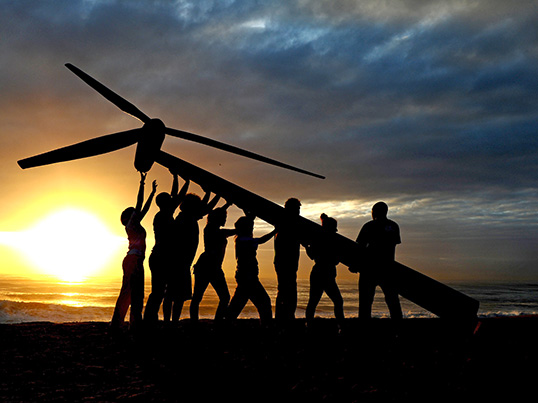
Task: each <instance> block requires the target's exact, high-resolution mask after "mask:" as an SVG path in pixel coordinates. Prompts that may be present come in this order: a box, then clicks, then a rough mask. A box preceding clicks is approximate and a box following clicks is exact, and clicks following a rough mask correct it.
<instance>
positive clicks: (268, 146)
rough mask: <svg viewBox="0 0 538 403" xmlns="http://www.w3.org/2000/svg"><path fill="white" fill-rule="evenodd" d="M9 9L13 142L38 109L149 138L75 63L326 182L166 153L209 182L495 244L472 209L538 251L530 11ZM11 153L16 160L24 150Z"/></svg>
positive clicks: (98, 5)
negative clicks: (94, 89)
mask: <svg viewBox="0 0 538 403" xmlns="http://www.w3.org/2000/svg"><path fill="white" fill-rule="evenodd" d="M0 7H1V17H0V18H1V24H0V37H1V41H0V50H1V51H2V55H3V57H2V59H1V60H0V71H1V75H0V89H1V91H2V94H3V95H2V97H0V106H1V108H2V110H4V115H2V121H3V122H4V126H3V127H4V129H3V131H4V130H5V128H6V125H7V124H8V123H10V125H11V126H10V127H11V128H13V127H16V128H17V129H18V130H19V133H20V136H21V137H20V139H21V140H20V141H21V144H22V143H25V142H28V141H31V139H32V138H35V132H36V130H37V127H29V126H25V125H24V124H23V123H22V121H21V120H20V119H19V120H17V119H16V116H17V113H16V112H17V111H18V110H19V109H17V108H18V106H19V105H20V108H23V107H24V105H28V104H29V103H30V104H31V105H33V106H35V105H38V106H40V107H43V108H45V110H46V105H48V104H50V103H51V102H52V101H55V102H60V103H61V104H62V105H63V107H64V111H65V113H66V114H70V115H78V116H80V119H81V121H80V123H79V125H80V126H79V127H80V128H81V130H80V132H81V133H82V134H80V136H83V135H86V136H87V133H88V131H90V129H89V128H92V130H91V131H92V132H95V133H100V132H107V131H114V130H125V129H127V128H131V127H136V125H137V122H136V121H134V120H133V119H131V118H128V117H125V116H124V115H122V114H121V113H118V111H117V110H116V109H115V108H114V107H113V106H111V105H107V104H106V102H103V100H102V99H100V98H99V96H98V95H96V94H91V90H89V89H88V88H87V87H85V85H84V84H82V83H80V82H77V79H76V77H70V76H69V74H70V73H69V72H68V71H66V70H65V69H64V68H63V67H62V64H63V63H65V62H72V63H74V64H75V65H77V66H79V67H81V68H83V69H84V70H85V71H87V72H89V73H90V74H92V75H93V76H95V77H97V78H98V79H100V80H101V81H102V82H104V83H105V84H108V85H110V86H111V87H112V88H113V89H114V90H115V91H117V92H118V93H120V94H122V95H124V96H125V97H127V98H128V99H130V100H132V101H133V102H135V103H136V104H137V106H139V107H140V108H142V109H143V110H144V111H145V112H146V113H148V114H150V115H152V116H159V117H162V118H163V119H164V120H165V121H166V122H167V124H168V125H170V126H173V127H177V128H182V129H185V130H191V131H194V132H197V133H200V134H203V135H207V136H209V137H213V138H216V139H218V140H221V141H225V142H229V143H232V144H235V145H238V146H240V147H245V148H248V149H251V150H253V151H257V152H261V153H263V154H266V155H269V156H271V157H274V158H276V159H280V160H283V161H288V162H292V163H293V164H295V165H299V166H302V167H305V168H306V169H309V170H313V171H317V172H320V173H322V174H325V175H326V176H327V178H328V179H327V180H326V181H325V182H323V183H319V182H314V181H311V180H310V179H304V178H302V177H298V176H295V175H289V174H287V173H286V172H283V171H280V170H275V169H273V168H267V167H265V166H260V165H257V164H253V163H250V162H248V161H245V160H241V159H237V158H236V157H228V156H225V155H222V153H216V152H212V151H210V150H203V149H201V148H200V147H198V146H195V145H189V144H187V145H185V143H184V142H181V143H180V142H174V141H168V140H167V143H166V144H165V146H166V148H167V150H169V151H171V152H173V153H176V154H178V155H179V156H181V155H189V156H190V155H191V154H192V153H196V154H197V158H198V161H200V163H202V162H203V163H204V164H208V165H205V166H208V169H210V168H211V167H214V166H215V165H211V163H208V161H214V164H217V163H218V164H221V165H222V166H221V165H219V169H221V171H220V172H219V173H221V174H223V176H227V177H230V176H231V177H233V178H234V180H236V181H237V182H239V183H241V184H243V185H244V186H245V187H247V188H253V189H254V190H256V191H259V190H263V192H264V195H266V196H269V197H271V198H273V199H274V200H284V199H285V198H286V197H287V196H288V194H289V189H294V191H295V192H297V193H298V194H300V195H301V197H302V198H303V199H305V200H308V201H309V202H311V203H318V202H319V203H323V202H325V201H340V202H346V201H356V204H353V203H352V205H353V206H355V205H361V206H362V203H363V202H364V203H370V202H371V201H375V200H378V199H387V200H390V201H392V202H393V203H394V205H395V206H396V208H397V211H399V212H398V214H400V216H399V217H401V218H406V217H409V216H405V215H404V211H407V213H406V214H411V213H410V210H405V208H404V207H405V206H411V205H417V203H418V204H419V205H420V206H421V209H422V214H424V217H422V216H421V217H420V219H418V217H417V220H418V221H417V222H418V223H422V224H424V227H428V228H430V227H432V226H434V227H436V228H443V229H446V230H447V231H448V232H451V233H452V232H456V231H458V229H456V228H459V231H461V229H462V228H465V231H468V232H467V233H468V234H472V236H473V239H479V238H480V236H483V235H484V232H478V231H473V228H475V226H470V227H469V226H467V225H466V224H465V222H464V221H461V220H460V216H459V215H458V216H457V217H453V216H452V215H451V214H450V212H451V211H458V213H462V214H461V215H462V216H467V217H468V216H472V217H474V219H473V221H472V222H473V223H474V224H476V223H480V225H479V226H478V227H480V228H482V226H483V225H486V226H489V228H490V230H491V231H497V229H498V228H499V227H498V226H497V224H499V225H500V223H501V222H502V229H503V231H507V232H506V234H514V236H518V237H520V238H523V237H525V238H526V239H536V238H538V236H537V230H536V225H537V222H538V221H537V218H536V217H535V216H534V215H530V216H526V215H525V214H524V211H526V209H530V208H531V206H532V205H533V204H534V203H536V201H537V200H536V189H537V188H538V183H537V175H536V172H537V170H536V168H537V157H536V149H537V146H538V144H537V140H536V138H537V136H536V127H538V78H537V77H538V12H537V11H538V10H537V6H536V5H535V3H534V2H530V1H529V2H525V1H518V2H506V1H439V2H436V1H429V2H423V1H383V2H379V1H361V2H357V1H351V0H349V1H344V0H342V1H320V0H315V1H306V0H304V1H291V2H290V1H267V2H263V1H262V2H249V1H192V2H190V1H174V2H166V1H55V2H46V1H17V2H12V1H1V0H0ZM85 109H91V110H92V114H91V115H90V114H88V113H87V112H86V110H85ZM6 111H10V112H9V113H7V112H6ZM67 112H69V113H67ZM25 115H26V116H28V112H25ZM97 116H98V118H96V117H97ZM33 119H35V125H36V126H37V125H42V126H39V127H40V128H43V127H49V125H50V127H49V131H52V130H53V129H54V128H55V127H58V126H59V125H60V124H61V123H62V117H61V116H60V115H58V116H57V115H55V114H52V115H51V114H50V113H43V116H39V114H38V115H37V116H34V117H33ZM83 127H84V128H85V129H84V130H82V128H83ZM82 139H83V138H80V139H78V138H76V139H74V141H78V140H82ZM0 142H1V143H0V144H1V145H2V148H5V146H6V145H8V143H9V142H13V139H12V138H9V139H8V138H6V137H5V136H2V137H1V138H0ZM58 143H59V144H61V143H63V141H62V140H61V139H59V140H58ZM10 144H11V143H10ZM17 147H19V148H20V147H21V146H20V145H19V146H17ZM32 151H33V150H32ZM202 165H203V164H202ZM262 183H263V187H261V185H260V184H262ZM283 183H286V184H287V185H286V186H283V185H282V184H283ZM398 206H400V209H399V210H398ZM361 208H362V207H361ZM477 209H481V211H482V213H481V214H477ZM340 211H342V209H340ZM516 212H517V213H516ZM366 214H367V211H361V213H360V214H358V215H356V216H353V217H351V216H350V217H349V221H346V222H344V223H343V228H346V225H347V226H348V227H349V228H352V227H353V226H357V225H358V223H357V220H358V219H360V220H362V221H364V219H365V218H366V217H367V216H366ZM346 217H347V216H346ZM495 217H500V218H499V220H496V219H495ZM342 219H343V220H344V221H345V220H347V219H348V218H345V217H342ZM408 219H411V218H408ZM525 222H527V224H528V225H527V227H526V230H527V231H528V232H527V233H526V234H525V235H524V234H522V231H524V230H522V229H520V228H519V226H520V225H522V223H525ZM413 225H415V224H413ZM424 227H423V229H424ZM416 228H417V230H416V231H415V233H416V234H417V235H416V237H417V239H418V238H420V237H419V235H418V234H419V227H418V224H417V227H416ZM354 231H355V230H353V232H354ZM351 232H352V230H351V229H350V233H351ZM440 234H441V230H439V232H437V233H436V234H433V235H432V236H433V237H435V236H441V235H440ZM469 236H471V235H469ZM507 236H508V235H507Z"/></svg>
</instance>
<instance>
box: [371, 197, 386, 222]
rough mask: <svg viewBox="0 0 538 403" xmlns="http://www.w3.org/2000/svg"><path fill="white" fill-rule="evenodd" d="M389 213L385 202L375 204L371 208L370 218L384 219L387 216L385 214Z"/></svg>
mask: <svg viewBox="0 0 538 403" xmlns="http://www.w3.org/2000/svg"><path fill="white" fill-rule="evenodd" d="M388 212H389V206H387V203H385V202H382V201H380V202H377V203H376V204H374V206H373V207H372V216H373V217H375V218H384V217H386V216H387V213H388Z"/></svg>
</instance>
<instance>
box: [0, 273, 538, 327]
mask: <svg viewBox="0 0 538 403" xmlns="http://www.w3.org/2000/svg"><path fill="white" fill-rule="evenodd" d="M148 277H149V276H146V287H145V298H146V299H147V297H148V295H149V293H150V291H151V284H150V279H149V278H148ZM262 283H263V284H264V286H265V288H266V290H267V292H268V293H269V296H270V297H271V301H272V303H273V304H274V302H275V298H276V291H277V288H276V282H275V280H273V279H262ZM445 284H447V285H449V286H450V287H452V288H454V289H456V290H458V291H460V292H463V293H464V294H466V295H468V296H470V297H473V298H475V299H477V300H478V301H480V310H479V317H492V316H518V315H537V314H538V283H532V282H531V283H524V282H513V283H512V282H511V283H509V282H453V283H450V282H447V283H445ZM338 285H339V287H340V291H341V293H342V296H343V297H344V310H345V315H346V317H347V318H353V317H357V308H358V291H357V283H356V281H354V280H345V279H344V280H340V279H338ZM120 286H121V278H118V279H116V280H112V281H103V280H101V281H86V282H84V283H65V282H59V281H56V280H52V279H46V278H44V279H39V280H33V279H28V278H19V277H9V276H0V323H23V322H40V321H46V322H87V321H99V322H100V321H105V322H106V321H109V320H110V318H111V317H112V312H113V310H114V304H115V302H116V298H117V296H118V292H119V290H120ZM228 287H229V289H230V293H231V294H232V295H233V292H234V289H235V280H234V279H233V278H231V279H228ZM308 290H309V283H308V280H299V282H298V309H297V313H296V317H298V318H304V313H305V308H306V304H307V302H308ZM217 303H218V298H217V296H216V294H215V292H214V291H213V289H212V288H211V286H209V287H208V290H207V291H206V293H205V295H204V299H203V300H202V303H201V305H200V318H202V319H212V318H213V316H214V313H215V309H216V306H217ZM401 303H402V310H403V312H404V316H405V317H406V318H430V317H435V315H433V314H431V313H430V312H428V311H426V310H424V309H422V308H421V307H419V306H417V305H415V304H413V303H411V302H409V301H408V300H406V299H404V298H401ZM160 315H162V313H161V314H160ZM316 316H319V317H327V318H330V317H333V306H332V303H331V301H330V300H329V299H328V298H327V297H326V296H325V295H324V296H323V298H322V300H321V302H320V304H319V306H318V308H317V310H316ZM373 316H374V317H378V318H384V317H389V313H388V309H387V306H386V305H385V302H384V299H383V293H382V292H381V291H380V290H378V292H377V293H376V298H375V300H374V306H373ZM257 317H258V314H257V311H256V308H255V307H254V306H253V305H252V304H251V303H250V302H249V303H248V305H247V306H246V308H245V310H244V311H243V312H242V314H241V316H240V318H257ZM161 318H162V316H161ZM182 318H188V303H186V304H185V307H184V308H183V314H182Z"/></svg>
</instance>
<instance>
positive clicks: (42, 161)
mask: <svg viewBox="0 0 538 403" xmlns="http://www.w3.org/2000/svg"><path fill="white" fill-rule="evenodd" d="M141 131H142V129H133V130H128V131H125V132H119V133H113V134H108V135H105V136H101V137H97V138H95V139H91V140H86V141H83V142H81V143H76V144H73V145H70V146H67V147H62V148H58V149H56V150H53V151H49V152H46V153H43V154H39V155H35V156H33V157H29V158H25V159H22V160H20V161H17V163H18V164H19V166H20V167H21V168H23V169H26V168H32V167H37V166H41V165H49V164H55V163H57V162H64V161H72V160H78V159H81V158H86V157H93V156H94V155H100V154H105V153H109V152H111V151H116V150H119V149H120V148H124V147H128V146H130V145H132V144H134V143H136V142H137V141H138V139H139V133H140V132H141Z"/></svg>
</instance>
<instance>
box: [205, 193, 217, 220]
mask: <svg viewBox="0 0 538 403" xmlns="http://www.w3.org/2000/svg"><path fill="white" fill-rule="evenodd" d="M204 191H205V195H204V198H203V199H202V211H201V216H202V217H203V216H205V215H207V214H209V212H210V211H211V210H213V209H214V208H215V206H216V205H217V203H218V202H219V200H220V196H219V195H215V196H214V197H213V199H211V201H209V198H210V197H211V192H210V191H208V190H206V189H204Z"/></svg>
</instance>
